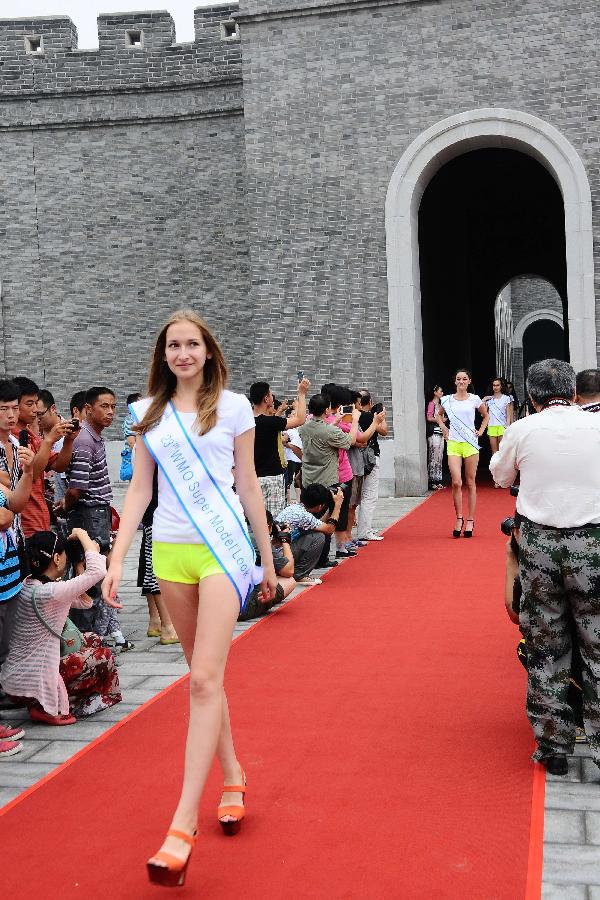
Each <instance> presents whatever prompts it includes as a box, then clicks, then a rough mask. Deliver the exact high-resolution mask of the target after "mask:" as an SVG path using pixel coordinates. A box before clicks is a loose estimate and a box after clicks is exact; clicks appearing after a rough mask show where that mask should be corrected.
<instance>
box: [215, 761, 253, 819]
mask: <svg viewBox="0 0 600 900" xmlns="http://www.w3.org/2000/svg"><path fill="white" fill-rule="evenodd" d="M242 782H243V784H226V785H225V787H224V788H223V793H226V792H227V791H231V792H232V793H233V792H236V793H239V794H242V795H245V793H246V773H245V772H244V770H243V769H242ZM245 812H246V811H245V809H244V807H243V806H220V807H219V808H218V810H217V818H218V819H219V824H220V826H221V828H222V829H223V832H224V833H225V834H237V833H238V831H239V830H240V827H241V824H242V819H243V818H244V815H245ZM224 816H231V817H232V820H231V821H229V822H223V821H222V820H223V817H224Z"/></svg>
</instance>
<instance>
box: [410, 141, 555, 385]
mask: <svg viewBox="0 0 600 900" xmlns="http://www.w3.org/2000/svg"><path fill="white" fill-rule="evenodd" d="M419 261H420V279H421V304H422V305H421V313H422V328H423V332H422V333H423V364H424V384H425V389H426V390H428V389H429V388H431V387H432V386H433V385H434V384H441V385H442V386H443V387H444V390H445V391H450V390H452V387H453V384H452V376H453V373H454V370H455V369H456V368H458V367H459V366H466V367H467V368H469V369H470V370H471V372H472V374H473V384H474V388H475V390H476V391H477V392H478V393H480V394H483V393H484V392H485V390H486V386H487V384H488V382H489V381H490V380H491V379H492V378H493V376H494V375H495V374H496V365H497V363H496V359H497V352H496V350H497V348H496V333H495V305H496V299H497V297H498V294H499V292H500V291H501V290H502V288H503V287H504V286H505V285H506V284H507V283H508V282H509V281H510V280H511V278H513V277H514V276H516V275H519V274H520V273H523V272H527V273H532V274H533V275H535V276H538V277H540V278H543V279H546V280H547V281H548V282H550V283H551V284H552V285H553V286H554V287H555V288H556V290H557V291H558V294H559V295H560V298H561V300H562V306H563V316H564V324H565V335H567V332H566V327H567V308H566V296H567V290H566V281H567V272H566V252H565V217H564V205H563V199H562V196H561V193H560V190H559V188H558V185H557V184H556V182H555V180H554V178H553V177H552V175H551V174H550V173H549V172H548V171H547V169H545V168H544V166H542V165H541V163H539V162H537V160H535V159H533V158H532V157H530V156H528V155H526V154H525V153H522V152H519V151H517V150H511V149H506V148H502V149H499V148H489V149H479V150H473V151H470V152H468V153H465V154H463V155H462V156H458V157H456V158H455V159H453V160H451V161H450V162H448V163H446V165H444V166H443V167H442V168H441V169H440V170H439V171H438V172H437V173H436V174H435V175H434V177H433V178H432V179H431V181H430V183H429V185H428V186H427V188H426V190H425V192H424V194H423V198H422V201H421V205H420V209H419ZM538 338H539V340H542V342H543V340H544V334H543V333H542V332H540V334H539V335H538ZM539 340H538V349H539ZM550 343H552V342H550ZM550 343H549V344H548V348H549V349H550ZM567 343H568V335H567ZM552 346H554V344H553V343H552ZM536 352H537V350H536ZM548 355H550V354H548Z"/></svg>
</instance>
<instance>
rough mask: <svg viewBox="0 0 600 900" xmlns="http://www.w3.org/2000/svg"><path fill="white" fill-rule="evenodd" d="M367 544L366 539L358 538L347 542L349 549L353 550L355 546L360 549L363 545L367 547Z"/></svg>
mask: <svg viewBox="0 0 600 900" xmlns="http://www.w3.org/2000/svg"><path fill="white" fill-rule="evenodd" d="M366 546H367V542H366V541H359V540H358V539H357V540H355V541H350V543H348V544H346V547H347V548H348V550H352V548H353V547H355V548H356V547H358V548H359V549H360V548H361V547H366Z"/></svg>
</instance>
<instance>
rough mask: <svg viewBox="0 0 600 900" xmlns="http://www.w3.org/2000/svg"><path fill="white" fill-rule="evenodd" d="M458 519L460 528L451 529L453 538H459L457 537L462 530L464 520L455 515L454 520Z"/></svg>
mask: <svg viewBox="0 0 600 900" xmlns="http://www.w3.org/2000/svg"><path fill="white" fill-rule="evenodd" d="M459 519H460V523H461V524H460V528H455V529H454V530H453V531H452V537H454V538H459V537H460V534H461V531H462V530H463V525H464V524H465V520H464V519H463V517H462V516H457V517H456V521H457V522H458V521H459Z"/></svg>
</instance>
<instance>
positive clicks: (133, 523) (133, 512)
mask: <svg viewBox="0 0 600 900" xmlns="http://www.w3.org/2000/svg"><path fill="white" fill-rule="evenodd" d="M154 467H155V463H154V460H153V459H152V456H151V455H150V451H149V450H148V448H147V447H146V444H145V443H144V441H143V440H141V441H137V443H136V447H135V465H134V467H133V478H132V479H131V484H130V485H129V489H128V491H127V495H126V497H125V505H124V506H123V514H122V516H121V524H120V525H119V533H118V535H117V539H116V541H115V543H114V546H113V548H112V550H111V553H110V560H109V565H108V572H107V574H106V578H105V579H104V581H103V583H102V596H103V597H104V599H105V600H107V599H109V598H110V597H114V596H115V595H116V593H117V590H118V589H119V584H120V583H121V578H122V576H123V561H124V559H125V556H126V554H127V551H128V550H129V547H130V546H131V542H132V540H133V538H134V535H135V533H136V531H137V529H138V525H139V524H140V522H141V521H142V516H143V515H144V513H145V512H146V509H147V508H148V505H149V503H150V501H151V500H152V479H153V477H154Z"/></svg>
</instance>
